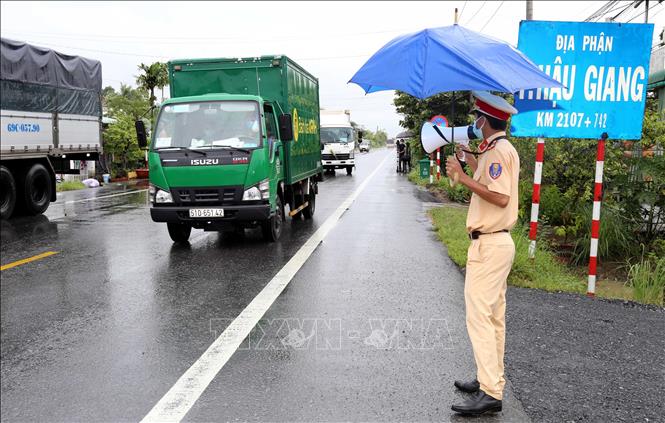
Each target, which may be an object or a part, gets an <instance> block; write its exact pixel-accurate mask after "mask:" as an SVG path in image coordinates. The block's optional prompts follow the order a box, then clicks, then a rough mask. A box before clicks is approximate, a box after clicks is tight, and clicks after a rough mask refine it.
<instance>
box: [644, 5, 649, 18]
mask: <svg viewBox="0 0 665 423" xmlns="http://www.w3.org/2000/svg"><path fill="white" fill-rule="evenodd" d="M644 23H649V0H645V2H644Z"/></svg>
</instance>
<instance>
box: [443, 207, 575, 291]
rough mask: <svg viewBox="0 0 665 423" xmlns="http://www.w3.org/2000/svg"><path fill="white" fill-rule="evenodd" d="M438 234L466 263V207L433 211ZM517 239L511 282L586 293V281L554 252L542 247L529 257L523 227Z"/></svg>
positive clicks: (515, 233) (453, 254) (459, 262)
mask: <svg viewBox="0 0 665 423" xmlns="http://www.w3.org/2000/svg"><path fill="white" fill-rule="evenodd" d="M430 215H431V217H432V220H433V221H434V227H435V229H436V231H437V235H438V236H439V238H440V239H441V240H442V241H443V243H444V244H446V247H447V248H448V255H449V256H450V258H451V259H452V260H453V262H455V263H456V264H457V265H458V266H461V267H464V266H466V258H467V249H468V247H469V243H470V241H469V237H468V236H467V234H466V224H465V223H466V209H465V208H458V207H455V208H453V207H441V208H437V209H433V210H431V211H430ZM512 237H513V241H514V242H515V260H514V262H513V267H512V270H511V272H510V275H509V276H508V283H510V284H511V285H515V286H521V287H525V288H539V289H544V290H547V291H566V292H576V293H583V292H584V290H585V288H586V286H585V284H584V281H583V280H582V279H580V278H578V277H577V276H575V275H574V274H572V273H571V272H569V271H568V270H566V267H565V266H564V265H563V264H561V263H559V262H558V261H557V259H556V257H555V256H554V254H553V253H552V252H550V251H548V250H546V249H545V248H544V247H543V246H542V245H539V246H538V251H537V253H536V258H535V259H530V258H528V252H527V250H528V248H527V246H528V243H529V239H528V238H527V236H526V234H525V233H524V232H523V231H521V230H520V229H519V228H516V229H515V230H513V232H512Z"/></svg>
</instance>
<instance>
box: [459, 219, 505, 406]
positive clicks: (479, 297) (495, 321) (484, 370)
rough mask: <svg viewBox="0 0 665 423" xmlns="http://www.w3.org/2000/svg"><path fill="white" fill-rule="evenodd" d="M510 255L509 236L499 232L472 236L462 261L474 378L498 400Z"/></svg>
mask: <svg viewBox="0 0 665 423" xmlns="http://www.w3.org/2000/svg"><path fill="white" fill-rule="evenodd" d="M514 258H515V244H514V243H513V239H512V237H511V236H510V234H509V233H507V232H500V233H496V234H488V235H481V236H480V237H479V238H478V239H475V240H472V241H471V245H470V246H469V251H468V258H467V262H466V281H465V285H464V301H465V303H466V328H467V331H468V332H469V338H471V344H472V345H473V355H474V357H475V359H476V368H477V369H478V373H477V378H478V382H480V389H482V390H483V391H484V392H485V393H486V394H488V395H490V396H492V397H494V398H496V399H499V400H500V399H503V387H504V385H505V384H506V380H505V379H504V374H503V353H504V346H505V341H506V279H507V278H508V274H509V273H510V268H511V267H512V264H513V259H514Z"/></svg>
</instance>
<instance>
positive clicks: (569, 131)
mask: <svg viewBox="0 0 665 423" xmlns="http://www.w3.org/2000/svg"><path fill="white" fill-rule="evenodd" d="M653 28H654V26H653V24H626V23H613V22H602V23H599V22H549V21H531V20H529V21H522V22H521V23H520V31H519V42H518V49H519V50H520V51H522V52H523V53H525V54H526V55H527V56H528V57H529V58H530V59H531V60H532V61H533V62H534V63H535V64H536V65H538V66H539V67H540V69H542V70H543V71H544V72H545V73H547V74H548V75H550V76H551V77H552V78H554V79H556V80H558V81H559V82H561V83H562V84H563V85H564V86H565V88H549V89H534V90H525V91H520V92H519V93H516V94H515V107H516V108H517V110H519V113H518V114H517V115H515V116H514V117H513V118H512V127H511V134H512V135H513V136H515V137H537V138H538V143H537V149H536V167H535V171H534V188H533V195H532V206H531V224H530V231H529V239H530V243H529V256H530V257H534V254H535V249H536V235H537V230H538V214H539V211H540V210H539V209H540V184H541V179H542V167H543V164H542V163H543V152H544V147H545V140H544V139H545V138H579V139H596V138H597V137H598V134H599V133H603V138H602V139H601V140H600V141H599V143H598V153H597V162H596V178H595V181H594V183H595V189H594V198H593V199H594V208H593V222H594V223H593V224H592V227H591V232H592V241H591V259H590V261H589V286H588V293H589V295H593V294H594V292H595V283H596V271H597V263H598V256H597V253H598V238H599V235H600V204H601V199H602V176H603V160H604V152H605V140H606V139H607V137H608V135H607V133H609V135H610V136H611V137H612V138H613V139H618V140H633V139H639V138H640V137H641V133H642V121H643V118H644V105H645V100H646V89H647V78H648V70H649V56H650V54H651V40H652V35H653Z"/></svg>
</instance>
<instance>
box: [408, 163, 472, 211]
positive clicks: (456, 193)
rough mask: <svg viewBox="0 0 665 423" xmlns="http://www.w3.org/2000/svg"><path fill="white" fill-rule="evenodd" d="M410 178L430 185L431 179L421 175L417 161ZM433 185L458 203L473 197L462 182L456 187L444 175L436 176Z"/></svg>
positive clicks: (414, 181)
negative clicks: (439, 177)
mask: <svg viewBox="0 0 665 423" xmlns="http://www.w3.org/2000/svg"><path fill="white" fill-rule="evenodd" d="M408 179H409V180H410V181H411V182H413V183H415V184H416V185H419V186H422V187H429V186H430V184H429V179H424V178H421V177H420V169H419V168H418V164H417V163H414V167H413V169H412V170H411V172H410V173H409V174H408ZM431 186H432V187H434V188H436V189H439V190H442V191H443V192H445V194H446V196H447V197H448V199H449V200H450V201H454V202H456V203H468V202H469V200H470V199H471V191H469V189H468V188H467V187H465V186H464V185H462V184H457V185H455V186H454V187H451V186H450V182H449V181H448V178H447V177H445V176H443V175H442V176H441V179H438V180H437V179H436V177H434V183H433V184H432V185H431Z"/></svg>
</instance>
